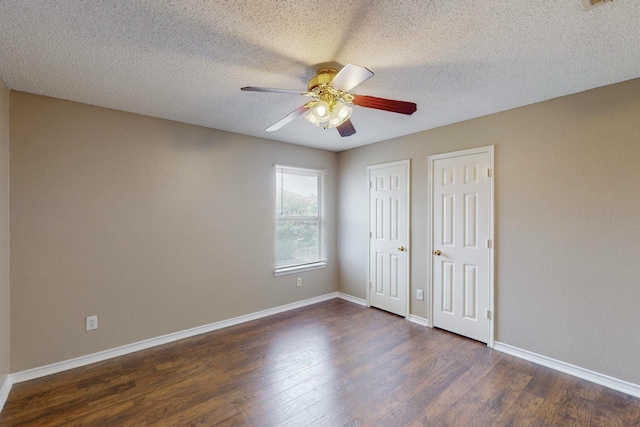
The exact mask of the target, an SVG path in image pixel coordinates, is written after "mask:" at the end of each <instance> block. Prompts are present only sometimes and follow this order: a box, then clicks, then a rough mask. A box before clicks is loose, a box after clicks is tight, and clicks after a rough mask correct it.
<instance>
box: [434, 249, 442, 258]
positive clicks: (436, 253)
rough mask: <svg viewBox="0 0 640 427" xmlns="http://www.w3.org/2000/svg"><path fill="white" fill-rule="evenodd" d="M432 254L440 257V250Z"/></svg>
mask: <svg viewBox="0 0 640 427" xmlns="http://www.w3.org/2000/svg"><path fill="white" fill-rule="evenodd" d="M433 254H434V255H438V256H440V255H442V252H440V249H436V250H435V251H433Z"/></svg>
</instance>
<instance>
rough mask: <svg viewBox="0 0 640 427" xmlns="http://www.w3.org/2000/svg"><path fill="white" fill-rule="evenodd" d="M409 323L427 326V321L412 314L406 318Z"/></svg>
mask: <svg viewBox="0 0 640 427" xmlns="http://www.w3.org/2000/svg"><path fill="white" fill-rule="evenodd" d="M408 319H409V321H410V322H413V323H417V324H418V325H422V326H427V327H428V326H429V321H428V320H427V319H425V318H424V317H420V316H416V315H414V314H410V315H409V317H408Z"/></svg>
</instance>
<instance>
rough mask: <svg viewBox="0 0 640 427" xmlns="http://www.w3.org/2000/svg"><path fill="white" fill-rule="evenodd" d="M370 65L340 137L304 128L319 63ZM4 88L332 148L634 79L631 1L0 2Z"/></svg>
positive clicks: (638, 65) (639, 34) (636, 48)
mask: <svg viewBox="0 0 640 427" xmlns="http://www.w3.org/2000/svg"><path fill="white" fill-rule="evenodd" d="M325 62H334V63H337V64H340V65H345V64H347V63H353V64H357V65H361V66H365V67H367V68H369V69H370V70H372V71H373V72H374V73H375V76H374V77H373V78H371V79H369V80H368V81H366V82H364V83H363V84H361V85H360V86H358V87H357V88H355V89H354V90H353V91H352V92H353V93H357V94H361V95H372V96H378V97H384V98H392V99H400V100H406V101H412V102H415V103H417V104H418V111H417V112H416V113H415V114H414V115H412V116H404V115H400V114H395V113H388V112H383V111H377V110H370V109H365V108H360V107H354V112H353V116H352V122H353V124H354V125H355V127H356V129H357V133H356V134H355V135H353V136H351V137H348V138H341V137H340V136H339V135H338V133H337V132H336V130H335V129H329V130H323V129H321V128H316V127H314V126H313V125H311V124H310V123H309V122H307V121H306V120H304V119H303V118H298V119H297V120H295V121H294V122H293V123H291V124H289V125H287V126H286V127H284V128H283V129H281V130H279V131H277V132H273V133H267V132H265V131H264V129H266V128H267V127H269V126H270V125H272V124H273V123H275V122H276V121H278V120H280V119H281V118H282V117H284V116H285V115H286V114H288V113H289V112H290V111H292V110H294V109H295V108H297V107H298V106H300V105H302V104H303V103H305V102H306V100H307V98H303V97H299V96H295V95H283V94H270V93H256V92H241V91H240V87H242V86H266V87H277V88H285V89H306V85H307V81H308V79H309V78H310V77H311V76H313V75H314V74H315V71H316V68H317V67H318V65H319V64H322V63H325ZM0 77H2V78H3V79H4V81H5V82H6V84H7V86H9V88H11V89H14V90H20V91H26V92H31V93H36V94H42V95H48V96H53V97H57V98H62V99H68V100H73V101H79V102H84V103H88V104H92V105H99V106H103V107H109V108H114V109H118V110H124V111H130V112H135V113H140V114H145V115H150V116H155V117H161V118H166V119H171V120H176V121H180V122H185V123H192V124H197V125H202V126H206V127H210V128H216V129H223V130H227V131H231V132H237V133H241V134H247V135H254V136H258V137H262V138H270V139H275V140H278V141H284V142H290V143H294V144H301V145H307V146H312V147H318V148H324V149H328V150H334V151H340V150H344V149H347V148H352V147H357V146H361V145H365V144H370V143H374V142H378V141H382V140H386V139H390V138H393V137H397V136H401V135H406V134H410V133H415V132H419V131H422V130H426V129H430V128H434V127H438V126H442V125H446V124H450V123H454V122H459V121H462V120H466V119H470V118H474V117H478V116H483V115H487V114H491V113H495V112H499V111H504V110H507V109H510V108H514V107H518V106H522V105H526V104H531V103H535V102H539V101H543V100H546V99H550V98H555V97H558V96H562V95H567V94H571V93H575V92H580V91H584V90H587V89H591V88H594V87H598V86H603V85H607V84H611V83H615V82H619V81H624V80H629V79H633V78H637V77H640V2H639V1H638V0H616V1H615V2H613V3H606V4H604V5H602V6H599V7H596V8H594V9H592V10H590V11H584V10H583V9H582V7H581V0H561V1H552V0H542V1H523V0H495V1H469V0H436V1H388V0H387V1H371V0H360V1H347V0H342V1H300V0H297V1H295V0H292V1H287V0H284V1H283V0H280V1H267V0H265V1H249V0H247V1H245V0H235V1H202V0H201V1H195V0H176V1H159V0H147V1H143V0H138V1H134V0H103V1H99V0H57V1H54V0H51V1H37V0H0Z"/></svg>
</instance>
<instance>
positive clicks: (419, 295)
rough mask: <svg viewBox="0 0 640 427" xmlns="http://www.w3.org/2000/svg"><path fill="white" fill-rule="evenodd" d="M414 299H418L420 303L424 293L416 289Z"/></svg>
mask: <svg viewBox="0 0 640 427" xmlns="http://www.w3.org/2000/svg"><path fill="white" fill-rule="evenodd" d="M416 298H418V299H419V300H420V301H422V300H423V299H424V293H423V292H422V289H416Z"/></svg>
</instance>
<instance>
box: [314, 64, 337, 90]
mask: <svg viewBox="0 0 640 427" xmlns="http://www.w3.org/2000/svg"><path fill="white" fill-rule="evenodd" d="M336 74H338V70H336V69H335V68H322V69H320V70H318V73H317V74H316V75H315V76H313V77H312V78H311V80H309V92H311V91H313V89H315V88H317V87H318V86H320V85H328V84H329V83H331V80H333V78H334V77H335V76H336Z"/></svg>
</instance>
